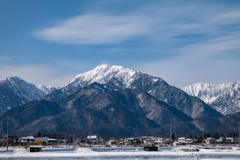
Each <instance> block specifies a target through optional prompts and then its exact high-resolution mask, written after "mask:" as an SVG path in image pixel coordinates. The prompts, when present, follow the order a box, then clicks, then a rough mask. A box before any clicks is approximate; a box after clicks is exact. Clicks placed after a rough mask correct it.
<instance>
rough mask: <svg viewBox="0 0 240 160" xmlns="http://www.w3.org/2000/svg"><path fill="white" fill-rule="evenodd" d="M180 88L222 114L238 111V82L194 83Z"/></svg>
mask: <svg viewBox="0 0 240 160" xmlns="http://www.w3.org/2000/svg"><path fill="white" fill-rule="evenodd" d="M182 90H183V91H185V92H186V93H188V94H189V95H191V96H195V97H198V98H200V99H202V100H203V101H204V102H205V103H207V104H208V105H210V106H212V107H213V108H215V109H216V110H217V111H219V112H220V113H222V114H224V115H228V114H233V113H237V112H240V82H237V81H236V82H234V83H228V84H219V85H211V84H207V83H196V84H193V85H190V86H187V87H184V88H182Z"/></svg>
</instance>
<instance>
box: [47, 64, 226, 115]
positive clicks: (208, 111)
mask: <svg viewBox="0 0 240 160" xmlns="http://www.w3.org/2000/svg"><path fill="white" fill-rule="evenodd" d="M94 82H97V83H100V84H106V86H108V87H109V88H113V90H120V89H126V88H129V89H137V90H142V91H144V92H147V93H149V94H151V95H152V96H153V97H155V98H157V99H158V100H160V101H164V102H166V103H167V104H169V105H170V106H171V107H175V108H176V109H178V110H180V111H182V112H184V113H185V114H186V115H188V116H190V117H192V118H196V117H198V116H201V115H208V116H211V117H218V116H222V115H221V114H220V113H219V112H217V111H216V110H214V109H212V108H211V107H210V106H208V105H207V104H205V103H204V102H203V101H201V100H200V99H198V98H194V97H192V96H189V95H188V94H186V93H185V92H184V91H182V90H181V89H178V88H176V87H173V86H170V85H168V84H167V83H166V82H165V81H164V80H162V79H161V78H158V77H153V76H150V75H147V74H143V73H141V72H139V71H134V70H132V69H129V68H123V67H121V66H109V65H101V66H98V67H96V68H95V69H93V70H91V71H88V72H86V73H83V74H80V75H78V76H76V77H75V78H73V79H72V80H71V81H70V82H69V83H67V84H65V85H63V86H62V87H61V88H60V89H57V90H54V91H53V92H51V93H50V94H48V95H47V96H46V97H45V98H44V99H46V100H48V101H54V102H57V101H61V100H63V99H65V98H66V97H68V96H70V95H72V94H74V93H75V92H76V91H77V90H79V89H80V88H82V87H85V86H87V85H89V84H91V83H94Z"/></svg>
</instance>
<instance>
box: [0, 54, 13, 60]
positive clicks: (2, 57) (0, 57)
mask: <svg viewBox="0 0 240 160" xmlns="http://www.w3.org/2000/svg"><path fill="white" fill-rule="evenodd" d="M11 60H12V59H11V58H9V57H7V56H1V55H0V61H11Z"/></svg>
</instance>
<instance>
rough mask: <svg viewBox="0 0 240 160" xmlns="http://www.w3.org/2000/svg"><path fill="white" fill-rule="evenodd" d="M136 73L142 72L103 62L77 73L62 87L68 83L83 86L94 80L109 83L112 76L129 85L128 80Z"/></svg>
mask: <svg viewBox="0 0 240 160" xmlns="http://www.w3.org/2000/svg"><path fill="white" fill-rule="evenodd" d="M135 74H140V72H139V71H135V70H132V69H130V68H124V67H122V66H116V65H113V66H110V65H107V64H102V65H100V66H97V67H96V68H94V69H93V70H90V71H88V72H85V73H82V74H79V75H77V76H76V77H74V78H73V79H72V80H71V81H70V82H68V83H66V84H64V85H62V86H61V87H60V88H63V87H66V86H67V85H80V86H81V85H83V84H82V83H87V84H91V83H93V82H98V83H101V84H103V83H107V82H108V81H109V80H110V79H111V78H112V77H116V78H117V79H119V80H120V81H121V82H122V83H123V84H124V85H127V82H129V81H130V80H131V78H132V77H134V75H135ZM81 87H82V86H81Z"/></svg>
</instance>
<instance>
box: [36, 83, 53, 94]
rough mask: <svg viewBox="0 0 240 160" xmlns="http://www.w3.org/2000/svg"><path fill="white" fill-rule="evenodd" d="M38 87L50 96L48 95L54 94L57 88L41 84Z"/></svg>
mask: <svg viewBox="0 0 240 160" xmlns="http://www.w3.org/2000/svg"><path fill="white" fill-rule="evenodd" d="M36 87H37V88H38V89H40V90H41V91H43V92H44V93H45V94H48V93H50V92H52V91H53V90H55V89H56V88H55V87H52V86H49V85H41V84H38V85H36Z"/></svg>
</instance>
